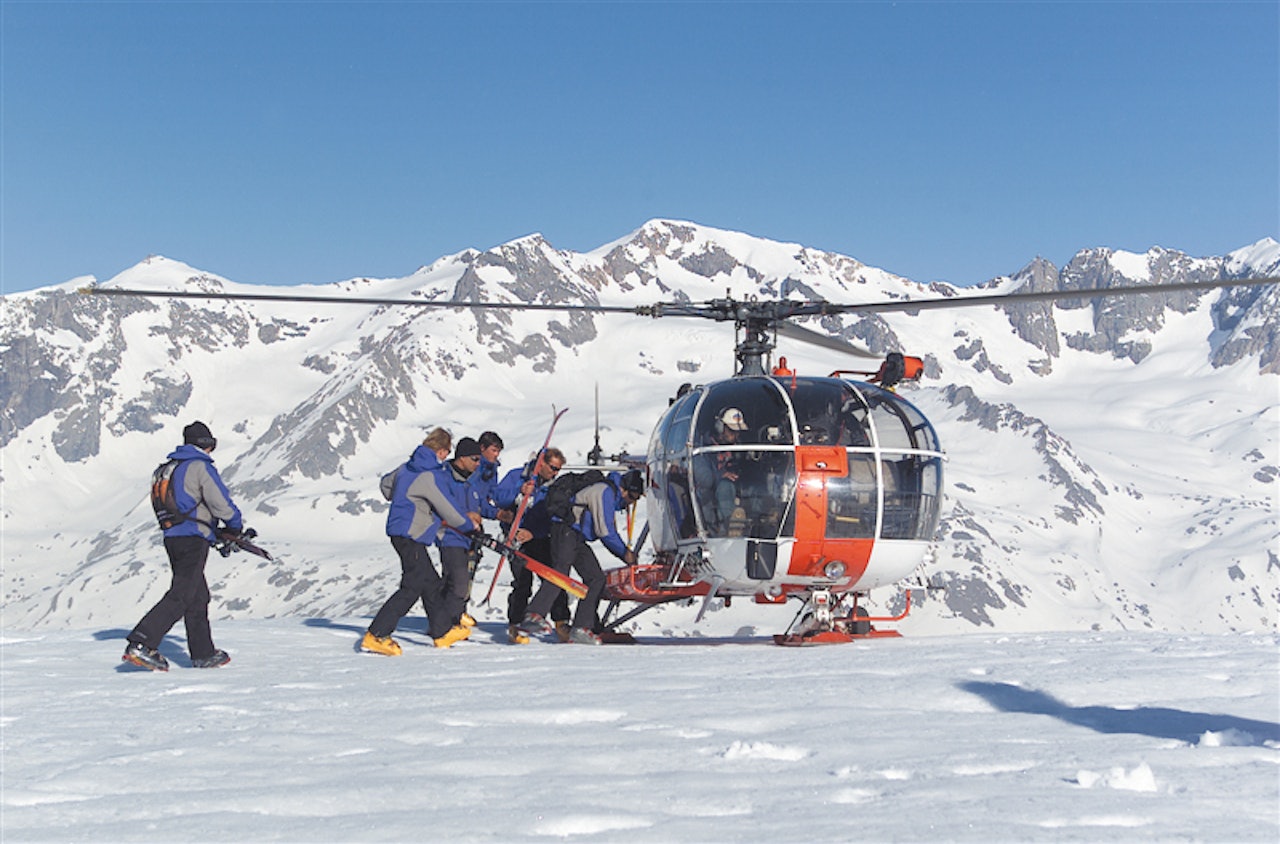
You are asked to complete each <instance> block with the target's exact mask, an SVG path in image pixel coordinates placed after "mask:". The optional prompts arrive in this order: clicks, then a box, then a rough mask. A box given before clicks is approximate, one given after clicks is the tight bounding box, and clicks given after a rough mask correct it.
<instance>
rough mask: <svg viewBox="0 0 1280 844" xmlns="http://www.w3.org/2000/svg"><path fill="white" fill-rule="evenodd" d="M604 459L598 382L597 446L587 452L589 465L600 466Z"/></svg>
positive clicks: (598, 385)
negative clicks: (601, 446) (601, 441)
mask: <svg viewBox="0 0 1280 844" xmlns="http://www.w3.org/2000/svg"><path fill="white" fill-rule="evenodd" d="M603 458H604V452H603V450H602V449H601V448H600V382H599V381H597V382H596V444H595V445H594V446H592V448H591V451H589V452H587V463H589V464H590V465H592V466H599V465H600V464H601V462H602V461H603Z"/></svg>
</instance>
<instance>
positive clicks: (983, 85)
mask: <svg viewBox="0 0 1280 844" xmlns="http://www.w3.org/2000/svg"><path fill="white" fill-rule="evenodd" d="M0 16H2V18H0V23H2V25H3V32H2V38H3V45H2V46H3V52H2V53H0V62H2V64H3V77H2V79H0V85H2V94H3V102H2V107H3V115H2V116H3V138H2V141H3V146H2V151H0V155H2V161H0V164H2V167H0V178H2V182H0V194H2V205H3V207H2V209H0V210H2V212H3V217H2V219H0V235H2V242H0V277H2V280H3V288H4V290H5V291H7V292H14V291H18V290H24V289H29V288H32V287H37V286H43V285H47V284H55V283H60V282H63V281H66V280H68V279H71V278H74V277H76V276H81V275H95V276H97V277H98V278H100V279H106V278H109V277H111V276H112V275H115V274H116V273H118V272H120V271H122V270H124V269H126V268H128V267H130V266H132V265H133V264H135V263H137V262H138V261H140V260H142V259H143V258H145V257H146V256H147V255H148V254H153V253H154V254H163V255H166V256H168V257H170V258H175V259H178V260H182V261H185V262H187V263H189V264H192V265H194V266H196V267H198V268H200V269H203V270H206V271H209V272H213V273H216V274H219V275H222V276H225V277H228V278H231V279H233V280H235V281H241V282H247V283H255V284H299V283H325V282H333V281H339V280H342V279H347V278H352V277H357V276H370V277H388V276H403V275H407V274H409V273H411V272H413V271H414V270H415V269H417V268H418V267H419V266H421V265H423V264H428V263H430V262H432V261H434V260H435V259H436V258H439V257H440V256H442V255H447V254H451V253H454V252H458V251H461V250H463V249H466V248H469V247H475V248H480V249H485V248H488V247H491V246H495V245H497V244H500V243H503V242H506V241H508V240H511V239H514V238H517V237H521V236H524V235H527V234H530V233H533V232H541V233H542V234H543V235H544V236H545V237H546V238H547V239H548V240H549V241H550V242H551V243H552V244H554V245H555V246H556V247H558V248H562V249H572V250H577V251H586V250H590V249H593V248H596V247H598V246H600V245H602V244H604V243H607V242H609V241H612V240H615V239H617V238H619V237H623V236H625V235H626V234H628V233H629V232H630V231H632V230H633V229H635V228H637V227H639V226H640V225H642V224H643V223H644V222H645V221H646V220H649V219H652V218H655V217H662V218H674V219H682V220H693V221H695V222H699V223H703V224H706V225H710V226H716V227H720V228H726V229H733V230H739V231H745V232H748V233H750V234H754V235H758V236H761V237H767V238H771V239H775V240H785V241H796V242H800V243H803V244H805V245H807V246H812V247H815V248H819V249H828V250H832V251H836V252H841V253H843V254H846V255H850V256H853V257H855V258H857V259H859V260H861V261H864V262H866V263H868V264H872V265H874V266H878V267H882V268H884V269H887V270H889V271H891V272H895V273H899V274H902V275H905V276H907V277H909V278H913V279H915V280H918V281H932V280H938V279H941V280H947V281H951V282H953V283H957V284H972V283H976V282H981V281H984V280H987V279H989V278H992V277H995V276H998V275H1002V274H1007V273H1011V272H1014V271H1016V270H1018V269H1019V268H1020V267H1022V266H1023V265H1024V264H1026V263H1027V262H1028V261H1030V260H1031V259H1033V258H1034V257H1036V256H1037V255H1041V256H1044V257H1045V258H1048V259H1049V260H1052V261H1054V262H1055V263H1059V264H1061V263H1064V262H1065V261H1066V260H1068V259H1069V258H1070V257H1071V255H1073V254H1074V253H1075V252H1076V251H1077V250H1079V249H1082V248H1086V247H1092V246H1110V247H1114V248H1118V249H1128V250H1133V251H1143V250H1145V249H1147V248H1148V247H1150V246H1152V245H1161V246H1166V247H1169V248H1175V249H1181V250H1184V251H1187V252H1190V253H1192V254H1194V255H1220V254H1224V253H1225V252H1228V251H1230V250H1232V249H1235V248H1238V247H1240V246H1244V245H1247V244H1249V243H1252V242H1253V241H1255V240H1257V239H1259V238H1262V237H1267V236H1273V237H1274V236H1277V235H1278V234H1280V58H1278V55H1280V4H1278V3H1276V2H1275V0H1266V1H1265V2H1234V3H1233V2H1207V3H1198V2H1182V3H1179V2H1164V3H1143V2H1068V3H1055V2H1027V3H1016V2H997V3H960V2H957V3H921V2H899V3H877V2H852V3H848V2H823V3H806V2H791V3H769V2H756V3H734V2H703V3H684V2H596V3H580V2H558V3H534V2H487V3H486V2H470V3H451V2H411V1H410V2H386V3H380V2H362V3H344V2H326V3H314V2H274V3H265V2H227V3H223V2H219V3H204V2H182V3H161V2H65V3H59V2H48V1H47V0H45V2H34V3H28V2H14V0H3V3H2V4H0Z"/></svg>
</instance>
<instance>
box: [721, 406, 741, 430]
mask: <svg viewBox="0 0 1280 844" xmlns="http://www.w3.org/2000/svg"><path fill="white" fill-rule="evenodd" d="M716 421H717V422H719V423H720V427H721V430H723V429H725V428H728V429H729V430H730V431H745V430H747V420H746V419H745V418H743V416H742V411H741V410H738V408H736V407H726V408H725V409H724V412H723V413H721V414H720V417H719V418H718V419H717V420H716Z"/></svg>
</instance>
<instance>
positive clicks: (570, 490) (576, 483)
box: [543, 469, 608, 522]
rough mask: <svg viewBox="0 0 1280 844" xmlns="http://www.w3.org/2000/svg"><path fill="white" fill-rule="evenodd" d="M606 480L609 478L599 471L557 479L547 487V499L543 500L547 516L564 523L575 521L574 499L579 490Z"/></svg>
mask: <svg viewBox="0 0 1280 844" xmlns="http://www.w3.org/2000/svg"><path fill="white" fill-rule="evenodd" d="M606 480H608V478H606V477H605V476H604V473H603V472H601V471H600V470H599V469H588V470H587V471H585V472H570V473H569V474H567V475H561V476H560V477H558V478H556V480H555V483H553V484H551V486H549V487H547V497H546V498H544V499H543V504H544V505H545V506H546V508H547V515H548V516H550V517H551V518H553V519H559V520H560V521H562V522H572V521H573V520H574V519H573V497H574V496H575V495H577V494H578V491H579V490H582V489H585V488H586V487H589V486H591V485H592V484H598V483H600V482H602V481H606Z"/></svg>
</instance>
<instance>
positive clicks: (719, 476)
mask: <svg viewBox="0 0 1280 844" xmlns="http://www.w3.org/2000/svg"><path fill="white" fill-rule="evenodd" d="M745 430H747V420H746V418H745V417H744V416H743V415H742V411H741V410H739V409H738V408H736V407H727V408H725V409H724V410H722V411H720V413H719V414H718V415H717V416H716V421H715V426H714V431H713V432H712V436H711V443H712V444H713V445H720V446H732V445H737V444H738V437H739V436H740V435H741V433H742V432H743V431H745ZM739 458H740V454H739V453H738V452H736V451H715V452H712V453H710V454H704V455H702V458H701V460H700V462H699V466H698V473H697V484H698V492H699V495H698V499H699V501H701V502H702V506H703V508H704V515H706V517H707V522H708V525H707V530H708V531H709V532H710V533H712V534H723V532H724V531H725V530H726V529H727V527H728V524H729V519H730V518H731V517H732V516H733V511H734V509H735V508H736V507H737V504H738V460H739ZM707 510H710V511H711V512H707Z"/></svg>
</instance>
